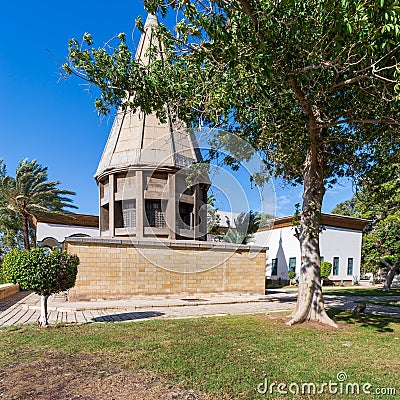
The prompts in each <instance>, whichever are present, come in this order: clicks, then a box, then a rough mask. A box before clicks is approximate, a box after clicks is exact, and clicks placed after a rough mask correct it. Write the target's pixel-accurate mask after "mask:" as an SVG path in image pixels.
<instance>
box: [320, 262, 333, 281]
mask: <svg viewBox="0 0 400 400" xmlns="http://www.w3.org/2000/svg"><path fill="white" fill-rule="evenodd" d="M331 272H332V264H331V263H330V262H328V261H322V262H321V269H320V276H321V278H328V276H329V275H330V274H331Z"/></svg>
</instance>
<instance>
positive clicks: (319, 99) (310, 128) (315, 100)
mask: <svg viewBox="0 0 400 400" xmlns="http://www.w3.org/2000/svg"><path fill="white" fill-rule="evenodd" d="M144 2H145V5H146V7H147V9H148V10H149V11H150V12H152V13H157V12H158V13H161V15H162V16H165V14H167V13H168V12H169V11H174V12H176V13H177V21H179V22H178V23H177V24H176V26H175V27H174V32H173V33H172V32H171V31H170V30H169V29H168V27H166V26H164V25H161V27H160V28H158V29H154V33H155V34H157V35H158V37H159V38H160V39H161V40H162V42H163V47H162V48H163V57H162V58H161V59H160V57H153V61H152V62H150V64H149V65H143V64H141V63H140V61H135V60H133V57H132V54H131V53H130V51H129V48H128V46H127V45H126V43H125V35H123V34H120V35H118V37H117V38H116V40H117V41H119V43H118V44H117V45H116V47H115V48H113V49H111V51H109V49H110V48H109V46H110V43H107V47H103V48H98V49H96V48H93V47H92V45H93V39H92V37H91V35H89V34H85V36H84V40H83V41H82V42H78V41H77V40H74V39H73V40H71V41H70V43H69V57H68V62H67V63H66V64H65V65H64V69H65V71H66V72H67V73H68V74H76V75H78V76H80V77H81V78H83V79H85V80H87V81H88V82H90V83H93V84H95V85H96V86H98V87H99V88H100V90H101V97H100V98H99V99H97V100H96V103H95V104H96V106H97V108H98V110H99V111H100V112H101V113H107V112H108V111H109V110H110V109H112V107H114V106H117V107H119V106H122V107H123V108H128V107H130V108H131V109H133V110H135V109H137V107H141V109H142V110H143V111H144V112H150V111H152V110H157V111H158V112H159V115H160V116H162V115H163V113H164V114H165V112H169V111H171V112H172V113H173V114H174V115H176V116H178V117H179V118H180V119H183V120H184V121H186V122H187V123H188V124H192V125H194V126H196V125H198V124H199V123H200V124H208V125H211V126H220V127H223V128H224V129H226V130H228V131H231V132H235V133H236V134H238V135H240V136H241V137H243V138H244V139H245V140H246V141H247V142H248V143H250V144H251V145H253V146H254V147H255V148H256V149H257V150H258V151H259V152H260V154H261V156H262V157H263V159H264V161H265V168H266V169H268V170H269V172H271V173H272V174H273V175H275V176H281V177H283V178H284V179H286V180H287V181H289V182H291V183H293V184H303V186H304V192H303V205H302V213H301V225H300V235H299V239H300V246H301V254H302V264H301V270H300V277H299V294H298V301H297V305H296V309H295V312H294V313H293V315H292V319H291V321H290V322H289V324H294V323H300V322H303V321H305V320H317V321H321V322H324V323H328V324H331V325H335V323H334V322H333V321H332V320H331V319H330V318H329V316H328V315H327V314H326V312H325V309H324V304H323V299H322V289H321V284H320V274H319V272H320V271H319V268H320V251H319V232H320V214H321V206H322V201H323V198H324V194H325V190H326V188H327V187H329V186H330V185H332V184H334V183H335V181H336V179H337V178H338V177H343V176H352V177H353V176H354V177H357V176H359V175H360V174H362V173H363V172H364V171H365V170H366V169H367V168H369V167H370V166H372V165H373V164H374V159H375V157H376V154H377V152H379V153H383V152H385V151H386V152H393V151H397V149H398V147H399V140H398V133H399V125H400V120H399V113H398V110H399V88H400V86H399V63H398V60H399V50H400V45H399V38H400V24H399V15H400V14H399V6H398V5H397V1H395V0H380V1H372V0H362V1H361V0H352V1H349V0H341V1H338V0H333V1H332V0H307V1H293V0H282V1H276V0H219V1H207V2H205V1H201V0H186V1H178V0H172V1H171V0H168V1H167V0H147V1H146V0H145V1H144ZM137 25H138V27H139V28H140V29H143V24H142V22H141V20H139V21H138V23H137ZM153 50H154V51H155V50H157V49H156V48H155V47H154V49H153V48H152V49H150V53H151V52H152V51H153ZM150 58H151V57H150ZM167 100H168V102H169V108H168V109H166V108H165V106H164V105H165V103H166V101H167Z"/></svg>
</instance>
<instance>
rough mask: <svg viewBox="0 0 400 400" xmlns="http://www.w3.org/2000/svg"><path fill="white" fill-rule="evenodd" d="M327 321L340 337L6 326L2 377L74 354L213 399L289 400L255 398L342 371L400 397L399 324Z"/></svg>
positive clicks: (165, 327)
mask: <svg viewBox="0 0 400 400" xmlns="http://www.w3.org/2000/svg"><path fill="white" fill-rule="evenodd" d="M332 314H335V315H334V318H335V320H336V321H337V322H338V323H339V324H340V329H338V330H332V329H321V328H320V327H314V328H312V327H310V326H308V327H306V326H295V327H288V326H286V325H285V324H284V322H283V321H284V320H286V318H283V316H282V315H280V314H273V315H272V316H270V317H269V316H265V315H262V314H259V315H244V316H243V315H242V316H229V317H213V318H202V319H186V320H153V321H146V322H133V323H103V324H88V325H64V326H53V327H49V328H48V329H40V328H38V327H36V326H33V325H31V326H27V325H25V326H20V327H12V328H6V329H2V330H0V377H1V371H6V372H5V373H7V371H8V369H9V368H11V367H12V366H13V365H14V366H15V365H18V364H20V363H23V364H26V363H32V362H34V361H35V360H36V361H37V360H40V359H43V360H44V359H46V358H48V357H50V356H51V357H52V358H53V359H54V357H55V358H56V359H59V360H63V359H68V357H75V356H76V357H78V356H79V357H81V358H82V357H86V358H88V357H90V358H91V359H92V361H91V362H92V363H94V364H93V365H96V366H97V365H98V366H99V368H102V369H104V370H106V369H107V368H106V367H105V366H106V365H110V364H112V365H115V366H118V368H121V369H123V370H129V371H133V372H140V371H151V372H152V373H154V374H156V376H158V377H160V378H162V379H165V380H166V381H168V382H174V383H177V384H180V385H183V386H186V387H190V388H192V389H195V390H197V391H200V392H202V393H203V394H206V395H208V396H209V398H211V399H266V398H268V399H272V398H293V396H289V397H288V395H283V396H281V397H279V395H277V394H276V393H275V394H274V395H271V394H264V395H262V394H258V393H257V392H256V388H257V385H259V384H260V383H261V382H263V381H264V379H265V376H266V377H267V378H268V381H269V382H277V383H279V382H284V383H286V384H290V383H292V382H296V383H305V382H314V383H316V384H321V383H323V382H328V381H329V380H332V381H336V376H337V374H338V373H339V372H345V373H346V374H347V376H348V379H347V382H357V383H360V384H362V383H365V382H370V383H371V384H372V385H373V388H376V387H395V388H396V389H397V393H400V384H399V371H400V359H399V355H398V350H399V345H400V324H399V322H398V321H396V320H394V319H390V318H382V317H376V316H371V315H361V316H354V315H352V314H350V313H348V312H344V311H339V310H331V315H332ZM60 362H61V361H60ZM105 373H106V372H105ZM372 390H373V389H372ZM295 398H318V399H321V398H322V399H331V398H335V399H336V398H337V399H339V398H347V397H346V396H332V395H327V394H325V395H317V397H316V396H313V397H307V396H303V397H301V396H300V397H299V396H297V397H295ZM350 398H357V399H363V398H373V399H375V398H382V399H394V398H398V397H396V396H387V395H386V396H382V397H379V396H368V395H365V397H363V396H361V395H358V396H350Z"/></svg>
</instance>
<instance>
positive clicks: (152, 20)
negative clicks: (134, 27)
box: [144, 13, 158, 28]
mask: <svg viewBox="0 0 400 400" xmlns="http://www.w3.org/2000/svg"><path fill="white" fill-rule="evenodd" d="M147 26H158V18H157V16H156V15H154V14H150V13H149V14H148V15H147V18H146V22H145V24H144V27H145V28H146V27H147Z"/></svg>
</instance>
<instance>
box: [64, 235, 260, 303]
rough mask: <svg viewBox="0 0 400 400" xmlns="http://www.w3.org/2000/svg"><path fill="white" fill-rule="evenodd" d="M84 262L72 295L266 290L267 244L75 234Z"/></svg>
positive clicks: (74, 250) (73, 244) (75, 249)
mask: <svg viewBox="0 0 400 400" xmlns="http://www.w3.org/2000/svg"><path fill="white" fill-rule="evenodd" d="M65 246H66V249H67V251H68V252H69V253H71V254H76V255H78V257H79V259H80V265H79V267H78V277H77V281H76V285H75V287H74V288H72V289H70V291H69V299H70V300H71V301H74V300H95V299H118V298H130V297H134V296H137V295H142V296H146V295H166V296H176V295H193V294H196V295H197V294H200V293H204V294H207V293H208V294H211V293H253V294H260V295H261V294H264V291H265V261H266V249H265V248H254V247H252V248H250V247H249V246H243V245H240V246H239V245H230V244H221V243H209V242H197V241H196V242H195V241H181V240H180V241H158V240H141V241H132V240H124V239H122V240H120V239H103V238H69V239H67V241H66V243H65Z"/></svg>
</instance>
